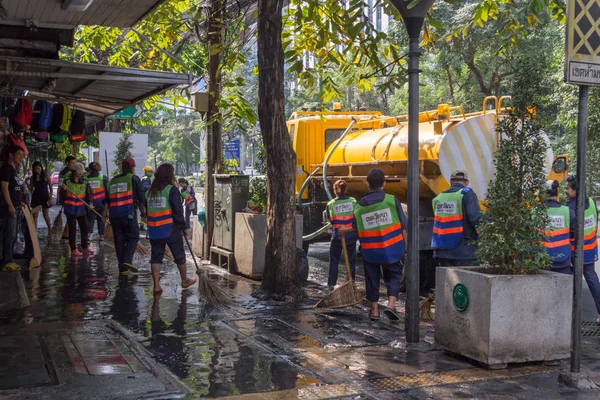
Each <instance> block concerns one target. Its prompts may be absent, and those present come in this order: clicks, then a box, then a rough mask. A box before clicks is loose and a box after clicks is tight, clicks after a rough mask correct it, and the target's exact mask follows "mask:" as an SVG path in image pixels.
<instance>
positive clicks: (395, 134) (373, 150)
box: [371, 125, 404, 162]
mask: <svg viewBox="0 0 600 400" xmlns="http://www.w3.org/2000/svg"><path fill="white" fill-rule="evenodd" d="M402 128H404V125H399V126H398V129H396V131H395V132H394V133H392V137H391V138H390V141H389V142H388V145H387V146H386V148H385V150H384V151H383V154H381V156H380V157H379V158H377V159H376V158H375V151H376V150H377V145H378V144H379V142H381V141H382V140H383V138H385V137H386V136H387V135H389V134H390V133H391V132H388V133H386V134H385V135H383V136H381V137H380V138H379V139H377V141H376V142H375V144H374V145H373V148H372V149H371V161H375V162H379V161H381V159H382V158H383V157H385V155H386V154H387V153H388V152H389V151H390V147H391V146H392V142H393V141H394V139H395V138H396V136H398V134H399V133H400V131H401V130H402Z"/></svg>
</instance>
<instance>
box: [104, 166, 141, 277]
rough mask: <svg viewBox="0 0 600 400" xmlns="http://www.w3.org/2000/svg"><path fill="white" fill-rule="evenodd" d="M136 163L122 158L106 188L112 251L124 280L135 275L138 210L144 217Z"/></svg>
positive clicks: (138, 238) (138, 230) (138, 231)
mask: <svg viewBox="0 0 600 400" xmlns="http://www.w3.org/2000/svg"><path fill="white" fill-rule="evenodd" d="M134 168H135V161H134V160H133V159H132V158H125V159H123V161H122V162H121V171H122V173H121V174H120V175H117V176H116V177H114V178H113V179H112V180H111V181H110V183H109V184H108V207H107V210H108V212H109V218H110V224H111V226H112V229H113V235H114V242H115V251H116V253H117V260H118V262H119V273H120V274H121V275H122V276H127V275H129V274H130V272H138V268H137V267H136V266H134V265H133V255H134V254H135V249H136V247H137V244H138V242H139V240H140V228H139V226H138V218H137V210H138V209H139V211H140V215H141V217H142V218H145V217H146V208H145V206H144V202H145V198H144V190H143V189H142V182H141V181H140V178H138V177H137V176H136V175H134V174H133V172H134Z"/></svg>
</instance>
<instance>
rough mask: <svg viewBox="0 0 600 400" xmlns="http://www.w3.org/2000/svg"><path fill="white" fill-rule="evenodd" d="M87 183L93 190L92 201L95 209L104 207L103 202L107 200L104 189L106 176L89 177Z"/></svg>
mask: <svg viewBox="0 0 600 400" xmlns="http://www.w3.org/2000/svg"><path fill="white" fill-rule="evenodd" d="M87 181H88V183H89V185H90V189H92V199H93V203H94V207H102V206H103V204H102V202H103V201H104V199H105V198H106V190H105V189H104V175H102V174H98V176H88V177H87Z"/></svg>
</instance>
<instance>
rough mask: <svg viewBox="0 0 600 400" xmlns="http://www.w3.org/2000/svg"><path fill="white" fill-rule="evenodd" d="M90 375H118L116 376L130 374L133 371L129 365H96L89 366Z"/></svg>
mask: <svg viewBox="0 0 600 400" xmlns="http://www.w3.org/2000/svg"><path fill="white" fill-rule="evenodd" d="M88 371H89V372H90V375H116V374H130V373H132V372H133V371H132V370H131V368H130V367H129V365H127V364H124V365H114V364H112V365H96V366H88Z"/></svg>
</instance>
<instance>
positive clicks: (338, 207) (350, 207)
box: [333, 203, 354, 215]
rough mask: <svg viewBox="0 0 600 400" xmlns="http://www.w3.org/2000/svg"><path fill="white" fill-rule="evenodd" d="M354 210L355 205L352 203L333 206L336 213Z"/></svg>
mask: <svg viewBox="0 0 600 400" xmlns="http://www.w3.org/2000/svg"><path fill="white" fill-rule="evenodd" d="M352 211H354V207H353V205H352V203H342V204H335V205H334V206H333V212H334V213H335V214H336V215H339V214H344V213H349V212H352Z"/></svg>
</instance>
